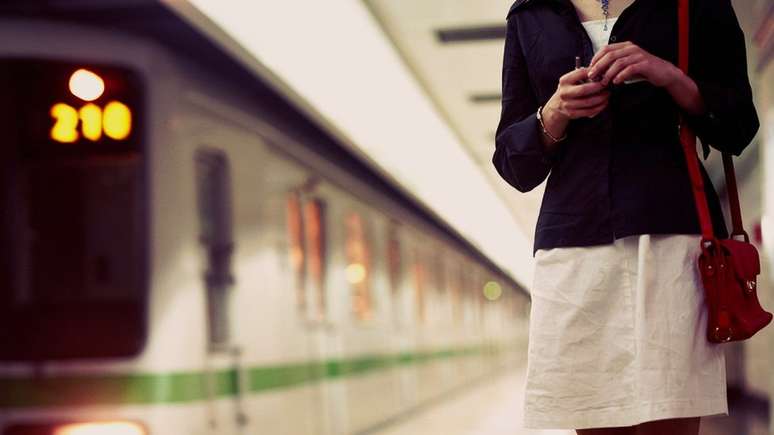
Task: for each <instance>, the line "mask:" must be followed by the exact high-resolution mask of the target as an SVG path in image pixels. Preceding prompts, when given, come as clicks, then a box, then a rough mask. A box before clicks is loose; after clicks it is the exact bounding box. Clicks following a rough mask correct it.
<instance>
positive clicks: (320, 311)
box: [287, 179, 341, 435]
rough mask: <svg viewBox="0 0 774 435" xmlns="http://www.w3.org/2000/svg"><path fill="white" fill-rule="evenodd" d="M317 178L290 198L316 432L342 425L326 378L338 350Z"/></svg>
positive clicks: (321, 434)
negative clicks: (329, 365) (328, 365)
mask: <svg viewBox="0 0 774 435" xmlns="http://www.w3.org/2000/svg"><path fill="white" fill-rule="evenodd" d="M316 184H317V183H316V180H315V179H309V180H307V182H306V183H305V184H304V186H302V187H301V188H298V189H293V190H292V191H291V192H290V193H289V196H288V199H287V217H288V222H287V223H288V233H289V234H288V235H289V237H290V243H291V246H290V253H291V261H292V263H293V270H294V285H295V289H294V290H295V294H296V299H297V304H298V314H299V316H300V318H301V321H302V323H303V324H304V327H305V330H306V338H307V355H308V357H309V359H310V361H311V362H312V363H311V364H309V370H310V371H311V373H310V374H309V376H310V377H311V378H312V379H314V380H315V385H311V389H312V391H311V394H312V401H313V402H314V403H316V404H317V405H316V408H317V412H316V413H315V416H314V418H315V420H316V424H315V425H314V429H313V432H314V433H315V435H334V434H337V433H341V432H340V431H339V430H338V428H337V421H341V419H340V418H339V419H337V418H336V417H335V412H336V409H335V408H334V407H333V403H335V400H331V398H332V397H334V396H335V395H336V393H335V388H334V387H332V386H331V385H330V384H329V383H328V382H325V380H326V364H325V361H326V360H329V359H330V358H331V356H332V355H335V354H337V352H336V348H337V344H336V338H337V335H336V334H335V329H334V326H333V324H332V323H331V322H330V319H329V315H328V313H329V307H328V298H327V286H326V281H327V272H328V267H327V265H328V251H329V249H328V245H329V234H328V229H329V228H328V210H327V207H326V205H327V204H326V201H325V199H324V197H323V196H322V195H320V194H318V193H317V192H316V191H315V186H316Z"/></svg>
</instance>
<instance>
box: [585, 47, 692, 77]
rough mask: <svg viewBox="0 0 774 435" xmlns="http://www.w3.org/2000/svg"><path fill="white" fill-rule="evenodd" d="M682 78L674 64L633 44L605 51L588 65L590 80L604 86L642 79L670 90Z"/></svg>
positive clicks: (607, 48) (600, 52) (599, 53)
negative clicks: (637, 78) (636, 78)
mask: <svg viewBox="0 0 774 435" xmlns="http://www.w3.org/2000/svg"><path fill="white" fill-rule="evenodd" d="M679 74H680V69H679V68H677V67H676V66H675V65H674V64H672V63H671V62H668V61H666V60H664V59H661V58H660V57H657V56H654V55H652V54H650V53H648V52H647V51H645V50H643V49H642V48H640V47H639V46H638V45H636V44H634V43H632V42H630V41H626V42H618V43H615V44H609V45H606V46H604V47H602V49H600V50H599V51H598V52H597V54H595V55H594V57H593V58H592V59H591V64H589V77H591V80H595V81H596V80H599V82H600V83H602V85H604V86H607V85H608V84H609V83H613V84H618V83H622V82H623V81H624V80H629V79H632V78H635V77H642V78H644V79H645V80H647V81H649V82H650V83H652V84H653V85H655V86H658V87H669V86H671V85H672V84H673V83H674V82H675V81H676V80H678V77H679Z"/></svg>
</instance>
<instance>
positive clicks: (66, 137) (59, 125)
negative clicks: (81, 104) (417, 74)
mask: <svg viewBox="0 0 774 435" xmlns="http://www.w3.org/2000/svg"><path fill="white" fill-rule="evenodd" d="M51 116H52V117H53V118H54V120H56V122H55V123H54V126H53V127H51V133H50V135H51V139H54V140H55V141H57V142H64V143H72V142H75V141H76V140H78V130H77V127H78V111H77V110H75V109H74V108H73V107H71V106H68V105H67V104H64V103H57V104H54V105H53V106H52V107H51Z"/></svg>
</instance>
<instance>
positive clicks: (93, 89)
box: [69, 68, 105, 101]
mask: <svg viewBox="0 0 774 435" xmlns="http://www.w3.org/2000/svg"><path fill="white" fill-rule="evenodd" d="M69 87H70V92H72V94H73V95H75V96H76V97H78V98H80V99H81V100H83V101H94V100H96V99H97V98H99V97H100V96H101V95H102V93H103V92H105V81H104V80H102V77H100V76H98V75H97V74H94V73H93V72H91V71H89V70H87V69H83V68H81V69H79V70H77V71H75V72H74V73H73V74H72V75H71V76H70V82H69Z"/></svg>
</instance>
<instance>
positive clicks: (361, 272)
mask: <svg viewBox="0 0 774 435" xmlns="http://www.w3.org/2000/svg"><path fill="white" fill-rule="evenodd" d="M346 273H347V281H349V282H351V283H352V284H357V283H359V282H360V281H362V280H363V279H364V278H365V267H363V265H362V264H360V263H352V264H350V265H349V266H347V272H346Z"/></svg>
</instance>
